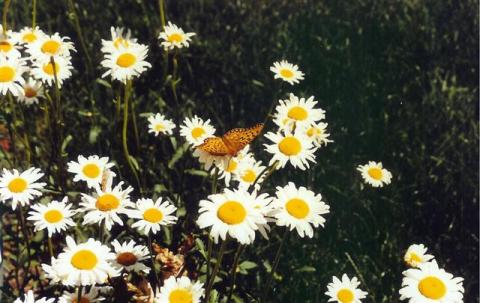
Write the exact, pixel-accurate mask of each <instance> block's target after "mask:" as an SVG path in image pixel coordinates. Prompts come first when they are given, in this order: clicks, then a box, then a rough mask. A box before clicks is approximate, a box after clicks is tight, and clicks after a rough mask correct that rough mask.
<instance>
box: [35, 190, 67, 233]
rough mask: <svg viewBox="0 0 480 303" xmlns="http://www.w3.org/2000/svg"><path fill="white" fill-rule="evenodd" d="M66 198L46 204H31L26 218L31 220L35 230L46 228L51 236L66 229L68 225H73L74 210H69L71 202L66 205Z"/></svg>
mask: <svg viewBox="0 0 480 303" xmlns="http://www.w3.org/2000/svg"><path fill="white" fill-rule="evenodd" d="M67 202H68V198H67V197H64V198H63V200H62V201H61V202H58V201H52V202H50V203H48V204H47V205H42V204H35V205H32V210H33V211H30V212H29V213H28V214H29V215H30V217H28V220H30V221H33V224H34V225H35V231H38V230H43V229H47V231H48V236H49V237H51V236H52V235H53V234H54V233H56V232H58V233H59V232H61V231H62V230H66V229H67V228H68V227H70V226H75V222H73V220H72V219H71V218H72V216H73V215H74V214H75V211H73V210H71V209H70V208H71V207H72V205H71V204H69V205H67Z"/></svg>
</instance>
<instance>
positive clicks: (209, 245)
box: [206, 234, 213, 281]
mask: <svg viewBox="0 0 480 303" xmlns="http://www.w3.org/2000/svg"><path fill="white" fill-rule="evenodd" d="M207 237H208V240H207V278H206V281H208V280H209V279H210V269H211V261H212V250H213V241H212V237H211V236H210V234H207Z"/></svg>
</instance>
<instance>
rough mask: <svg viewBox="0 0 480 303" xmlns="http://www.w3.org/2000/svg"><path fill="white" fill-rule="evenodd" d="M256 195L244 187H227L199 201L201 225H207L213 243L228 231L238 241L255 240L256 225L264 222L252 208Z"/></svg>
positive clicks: (243, 242)
mask: <svg viewBox="0 0 480 303" xmlns="http://www.w3.org/2000/svg"><path fill="white" fill-rule="evenodd" d="M254 205H255V196H254V195H252V194H250V193H248V192H247V191H245V190H241V189H238V190H235V191H232V190H229V189H226V190H225V191H224V192H223V193H220V194H213V195H210V196H208V199H207V200H202V201H200V210H199V213H200V216H199V217H198V220H197V224H198V226H199V227H200V228H209V227H211V229H210V235H211V236H212V237H213V239H214V241H215V243H217V242H218V239H219V238H221V239H222V240H225V239H226V237H227V234H228V235H230V237H232V238H234V239H237V241H238V242H240V243H241V244H250V243H252V242H253V240H254V239H255V231H256V230H257V229H258V225H263V224H266V223H267V221H266V219H265V218H264V217H263V216H262V214H261V213H260V212H258V211H256V210H255V209H254Z"/></svg>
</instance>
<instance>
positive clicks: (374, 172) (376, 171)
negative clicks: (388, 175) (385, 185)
mask: <svg viewBox="0 0 480 303" xmlns="http://www.w3.org/2000/svg"><path fill="white" fill-rule="evenodd" d="M368 175H369V176H370V177H372V178H373V179H375V180H382V177H383V174H382V169H380V168H377V167H372V168H370V169H369V170H368Z"/></svg>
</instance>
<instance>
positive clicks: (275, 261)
mask: <svg viewBox="0 0 480 303" xmlns="http://www.w3.org/2000/svg"><path fill="white" fill-rule="evenodd" d="M289 234H290V233H289V232H288V231H285V232H284V234H283V237H282V240H281V241H280V245H279V246H278V249H277V253H276V254H275V259H274V261H273V267H272V270H271V271H270V277H269V278H268V280H267V284H266V285H265V287H264V289H263V295H262V299H261V301H260V302H262V303H264V302H266V301H265V299H266V297H267V295H268V291H269V288H270V284H272V282H273V278H274V276H275V271H276V270H277V267H278V263H279V262H280V256H281V253H282V248H283V246H284V244H285V242H286V241H287V237H288V235H289Z"/></svg>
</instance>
